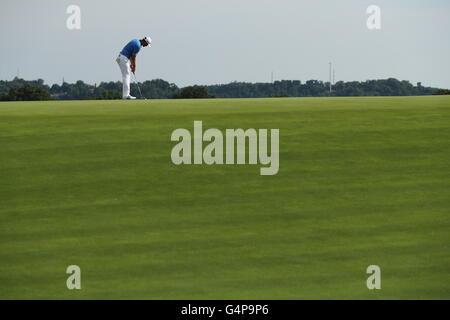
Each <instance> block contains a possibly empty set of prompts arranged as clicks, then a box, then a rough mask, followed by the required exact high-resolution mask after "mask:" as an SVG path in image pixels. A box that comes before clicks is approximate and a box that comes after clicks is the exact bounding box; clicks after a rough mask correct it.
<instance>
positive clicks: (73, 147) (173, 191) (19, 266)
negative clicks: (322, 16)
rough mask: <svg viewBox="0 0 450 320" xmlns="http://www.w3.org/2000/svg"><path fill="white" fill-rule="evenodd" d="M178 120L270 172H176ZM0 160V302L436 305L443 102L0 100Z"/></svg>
mask: <svg viewBox="0 0 450 320" xmlns="http://www.w3.org/2000/svg"><path fill="white" fill-rule="evenodd" d="M194 120H202V121H203V126H204V128H218V129H220V130H222V131H224V130H225V129H227V128H243V129H247V128H267V129H274V128H275V129H280V170H279V172H278V174H277V175H274V176H261V175H260V174H259V169H260V167H261V166H260V165H228V166H226V165H212V166H207V165H199V166H194V165H185V166H175V165H174V164H172V162H171V158H170V153H171V149H172V147H173V146H174V144H175V143H174V142H171V141H170V135H171V133H172V131H173V130H175V129H177V128H187V129H189V130H191V131H192V128H193V121H194ZM0 150H1V151H0V152H1V153H0V172H1V183H0V221H1V223H0V299H13V298H23V299H30V298H37V299H46V298H58V299H91V298H105V299H110V298H123V299H130V298H137V299H141V298H142V299H144V298H145V299H197V298H198V299H305V298H309V299H314V298H325V299H400V298H401V299H418V298H423V299H449V298H450V255H449V251H450V248H449V244H450V170H449V168H450V97H438V96H436V97H395V98H385V97H378V98H286V99H237V100H234V99H230V100H225V99H224V100H222V99H217V100H154V101H152V100H147V101H64V102H61V101H54V102H12V103H9V102H4V103H0ZM69 265H78V266H80V268H81V286H82V289H81V290H68V289H67V287H66V279H67V277H68V275H67V274H66V273H65V271H66V268H67V266H69ZM369 265H378V266H380V267H381V286H382V289H381V290H373V291H371V290H368V289H367V287H366V279H367V277H368V276H369V275H368V274H366V268H367V267H368V266H369Z"/></svg>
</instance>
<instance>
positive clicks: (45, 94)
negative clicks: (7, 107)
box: [1, 84, 52, 101]
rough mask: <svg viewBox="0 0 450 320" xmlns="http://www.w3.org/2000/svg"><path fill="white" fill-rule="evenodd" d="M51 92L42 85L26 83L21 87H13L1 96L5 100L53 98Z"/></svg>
mask: <svg viewBox="0 0 450 320" xmlns="http://www.w3.org/2000/svg"><path fill="white" fill-rule="evenodd" d="M51 99H52V97H51V95H50V92H49V91H48V90H46V89H44V88H42V87H38V86H34V85H31V84H24V85H23V86H21V87H20V88H11V89H10V90H9V92H8V93H7V94H4V95H3V96H2V98H1V100H3V101H35V100H51Z"/></svg>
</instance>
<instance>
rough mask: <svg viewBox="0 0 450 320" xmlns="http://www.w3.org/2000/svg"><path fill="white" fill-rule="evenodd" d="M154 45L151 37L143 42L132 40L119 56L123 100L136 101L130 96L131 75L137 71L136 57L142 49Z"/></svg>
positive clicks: (142, 40)
mask: <svg viewBox="0 0 450 320" xmlns="http://www.w3.org/2000/svg"><path fill="white" fill-rule="evenodd" d="M151 43H152V39H150V37H145V38H143V39H141V40H137V39H134V40H131V41H130V42H128V44H127V45H126V46H125V47H123V49H122V51H120V54H119V56H118V57H117V59H116V61H117V64H118V65H119V68H120V71H121V72H122V82H123V87H122V98H123V99H136V97H133V96H131V95H130V81H131V73H130V72H133V73H134V72H135V71H136V55H137V54H138V53H139V51H140V50H141V48H142V47H146V46H149V45H150V44H151Z"/></svg>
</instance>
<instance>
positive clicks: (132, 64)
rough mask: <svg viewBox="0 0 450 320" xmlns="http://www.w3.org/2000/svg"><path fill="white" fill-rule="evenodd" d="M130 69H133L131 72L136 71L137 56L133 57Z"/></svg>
mask: <svg viewBox="0 0 450 320" xmlns="http://www.w3.org/2000/svg"><path fill="white" fill-rule="evenodd" d="M130 67H131V72H133V73H134V72H135V71H136V55H134V56H132V57H131V59H130Z"/></svg>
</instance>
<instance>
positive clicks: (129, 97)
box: [123, 96, 136, 100]
mask: <svg viewBox="0 0 450 320" xmlns="http://www.w3.org/2000/svg"><path fill="white" fill-rule="evenodd" d="M123 99H124V100H135V99H136V97H133V96H128V97H124V98H123Z"/></svg>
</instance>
